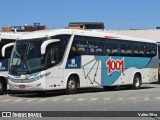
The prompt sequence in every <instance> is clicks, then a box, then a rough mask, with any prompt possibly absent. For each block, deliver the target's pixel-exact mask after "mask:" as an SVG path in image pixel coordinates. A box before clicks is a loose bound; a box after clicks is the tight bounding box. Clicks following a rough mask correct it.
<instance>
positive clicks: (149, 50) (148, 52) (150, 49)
mask: <svg viewBox="0 0 160 120" xmlns="http://www.w3.org/2000/svg"><path fill="white" fill-rule="evenodd" d="M156 51H157V45H156V44H149V43H146V47H145V56H146V57H153V56H155V55H156V54H157V52H156Z"/></svg>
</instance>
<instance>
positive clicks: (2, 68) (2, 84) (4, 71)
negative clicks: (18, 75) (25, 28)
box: [0, 32, 22, 95]
mask: <svg viewBox="0 0 160 120" xmlns="http://www.w3.org/2000/svg"><path fill="white" fill-rule="evenodd" d="M21 35H22V33H12V32H0V95H2V94H3V93H4V92H6V90H7V77H8V60H9V58H10V55H11V52H12V48H13V45H14V42H15V41H16V39H17V38H18V37H20V36H21Z"/></svg>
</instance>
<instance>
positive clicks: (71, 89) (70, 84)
mask: <svg viewBox="0 0 160 120" xmlns="http://www.w3.org/2000/svg"><path fill="white" fill-rule="evenodd" d="M77 87H78V83H77V80H76V78H75V77H69V79H68V81H67V88H66V94H75V93H76V92H77Z"/></svg>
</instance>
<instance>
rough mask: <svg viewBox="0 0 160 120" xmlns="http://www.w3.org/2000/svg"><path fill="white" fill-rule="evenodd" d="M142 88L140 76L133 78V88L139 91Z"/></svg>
mask: <svg viewBox="0 0 160 120" xmlns="http://www.w3.org/2000/svg"><path fill="white" fill-rule="evenodd" d="M140 86H141V78H140V76H139V75H135V76H134V78H133V84H132V88H133V89H139V88H140Z"/></svg>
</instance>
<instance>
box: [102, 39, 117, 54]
mask: <svg viewBox="0 0 160 120" xmlns="http://www.w3.org/2000/svg"><path fill="white" fill-rule="evenodd" d="M118 51H119V47H118V42H117V41H114V40H109V39H106V41H105V55H107V56H117V55H118Z"/></svg>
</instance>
